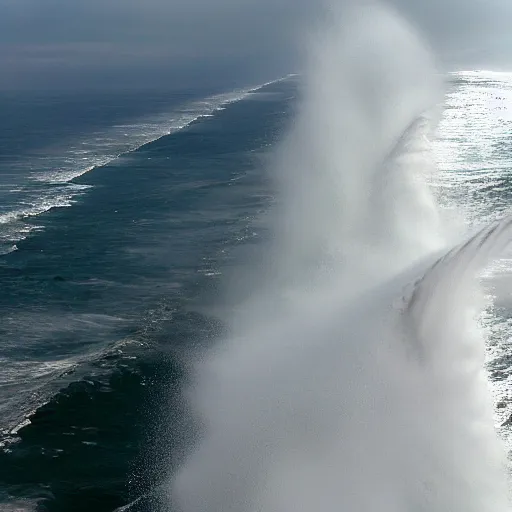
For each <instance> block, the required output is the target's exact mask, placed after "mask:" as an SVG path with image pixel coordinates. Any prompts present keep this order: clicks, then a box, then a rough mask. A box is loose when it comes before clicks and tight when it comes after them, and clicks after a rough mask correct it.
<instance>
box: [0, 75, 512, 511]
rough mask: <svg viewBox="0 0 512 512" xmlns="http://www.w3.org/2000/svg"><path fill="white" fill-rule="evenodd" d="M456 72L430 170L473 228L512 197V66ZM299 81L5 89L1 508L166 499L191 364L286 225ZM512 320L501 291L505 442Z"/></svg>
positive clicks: (1, 132)
mask: <svg viewBox="0 0 512 512" xmlns="http://www.w3.org/2000/svg"><path fill="white" fill-rule="evenodd" d="M447 82H448V83H447V94H446V97H445V100H444V101H445V103H444V109H443V114H442V117H441V120H440V123H439V128H438V131H437V137H436V139H435V140H434V143H433V148H434V153H435V156H436V160H437V163H438V167H439V172H438V173H437V174H435V175H434V176H433V177H432V179H431V182H430V185H431V188H432V190H433V191H434V192H435V194H436V196H437V197H438V199H439V202H440V203H441V205H442V207H443V209H444V210H445V211H446V212H457V215H458V217H459V218H461V219H463V220H462V224H463V225H464V226H466V227H467V229H471V228H473V227H476V226H479V225H481V224H484V223H487V222H488V221H490V220H494V219H497V218H500V217H501V216H503V215H504V213H505V212H506V211H507V210H508V208H509V201H510V194H511V191H512V181H511V179H510V173H511V170H512V160H511V156H510V155H511V154H512V153H511V152H510V145H511V144H512V138H511V135H510V134H511V127H512V114H511V113H510V111H509V109H510V105H511V103H510V99H511V98H512V75H507V74H497V73H491V72H484V71H481V72H470V73H454V74H451V75H449V77H448V80H447ZM299 83H300V80H299V78H298V77H295V76H292V77H287V78H286V79H284V80H279V81H276V82H272V83H268V84H265V85H263V86H261V87H256V88H250V89H249V88H248V89H245V90H236V91H220V92H219V91H213V92H208V91H206V92H205V91H199V92H196V93H194V94H193V95H192V94H187V93H175V94H170V93H156V92H153V93H151V94H149V93H148V94H147V95H142V94H141V93H137V94H136V93H116V94H100V93H97V94H89V95H87V94H85V93H81V95H80V96H78V95H73V94H71V93H68V94H64V95H54V96H49V95H47V94H41V95H40V96H37V97H33V96H32V97H26V95H22V94H21V93H20V94H10V95H3V96H0V112H1V117H0V287H1V288H0V289H1V294H0V362H1V367H0V368H1V369H0V432H1V437H0V509H1V510H5V511H11V510H13V511H14V510H27V511H29V510H36V511H39V512H43V511H44V512H70V511H73V512H82V511H83V512H86V511H87V512H89V511H93V510H94V511H95V512H112V511H114V510H116V509H118V508H120V507H123V506H126V505H128V504H130V503H134V505H132V506H131V508H130V509H129V510H131V511H134V512H136V511H147V512H149V511H151V510H157V509H158V510H160V509H159V508H158V506H157V505H156V504H155V503H156V502H154V501H152V500H153V498H152V493H153V491H154V489H156V488H158V487H159V486H161V485H162V484H164V483H165V482H166V481H167V480H168V479H169V478H170V476H171V475H172V474H173V473H174V472H175V471H176V469H177V468H178V467H179V466H180V465H181V464H182V463H183V461H184V460H185V459H186V457H187V455H188V453H189V451H190V447H191V446H192V445H193V444H194V441H195V439H196V437H197V435H198V427H197V421H195V418H194V417H193V415H192V413H191V412H190V411H189V410H188V408H187V405H186V402H185V401H184V400H183V390H184V389H185V386H186V383H187V382H188V376H189V370H190V368H189V361H190V359H191V357H193V355H194V354H196V353H198V352H200V351H202V350H203V349H205V348H206V347H209V346H211V345H214V344H215V342H216V340H218V339H219V338H221V337H222V336H223V335H224V332H225V329H226V326H225V324H224V322H223V318H225V316H226V311H225V310H223V311H220V310H222V308H228V307H233V305H230V306H228V305H224V302H223V297H224V296H225V293H224V290H225V288H226V287H227V286H228V284H229V283H230V281H232V280H233V279H236V276H237V268H238V267H239V266H240V265H241V264H242V262H244V261H246V259H247V255H248V254H258V253H257V248H258V247H259V246H260V245H261V244H263V243H266V241H268V240H269V239H270V238H271V236H272V234H271V233H269V231H268V229H266V225H265V224H264V223H261V222H259V219H260V218H261V216H262V215H264V214H265V212H266V211H267V210H268V209H269V208H270V207H271V205H272V204H273V202H274V199H275V197H274V190H273V188H272V183H273V181H272V179H271V170H272V164H271V162H272V154H273V151H274V148H275V147H276V145H277V144H278V143H279V141H281V140H282V138H283V136H284V134H285V133H286V131H287V130H288V128H289V127H290V126H291V125H293V123H294V119H295V112H296V108H297V102H298V98H299V97H300V91H299ZM509 269H510V266H509V260H500V262H499V264H496V265H495V266H493V267H492V268H491V269H490V270H489V271H488V273H487V274H486V279H487V280H488V281H489V282H490V283H492V280H493V276H495V275H497V274H500V273H501V274H500V275H503V274H507V273H509V272H510V270H509ZM489 286H490V289H492V284H491V285H489ZM489 293H491V292H489ZM511 321H512V304H511V303H509V299H508V296H507V295H506V294H505V295H503V294H502V295H501V299H500V300H499V301H496V303H495V304H494V305H493V306H492V307H489V308H488V309H487V310H486V315H485V318H484V323H485V325H486V326H487V328H488V330H489V336H488V344H487V365H488V374H489V377H490V380H491V382H492V384H493V386H492V388H493V393H494V395H495V406H496V407H495V415H496V418H495V419H496V425H497V428H498V430H499V432H500V434H501V435H502V437H503V438H504V439H508V429H509V427H508V426H507V425H506V420H507V418H508V417H509V416H510V414H511V413H512V411H511V410H510V407H511V405H510V404H511V402H510V396H511V390H510V385H509V380H510V375H511V368H512V367H511V363H512V359H511V357H512V356H511V352H510V336H509V333H510V328H511V324H510V322H511ZM503 424H505V426H501V427H500V425H503Z"/></svg>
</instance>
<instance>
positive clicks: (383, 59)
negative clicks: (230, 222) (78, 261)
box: [169, 3, 509, 512]
mask: <svg viewBox="0 0 512 512" xmlns="http://www.w3.org/2000/svg"><path fill="white" fill-rule="evenodd" d="M310 42H311V44H310V47H311V51H310V54H309V57H308V66H307V67H306V69H307V73H306V76H305V79H304V85H303V90H302V100H301V106H300V108H299V112H298V115H297V119H296V122H295V123H294V125H293V127H292V129H291V131H290V133H289V135H288V136H287V137H286V139H285V140H284V142H283V143H282V145H281V148H280V149H279V150H278V155H277V157H276V162H277V163H276V166H275V167H276V168H275V175H276V189H277V194H278V203H277V206H276V208H275V211H274V212H273V214H272V223H273V232H274V234H275V237H274V242H273V243H272V244H271V246H270V247H268V248H267V251H268V257H267V259H266V261H267V264H266V266H265V271H264V272H263V273H262V275H261V276H259V277H260V281H261V283H263V284H262V285H261V286H259V287H255V289H254V293H253V295H252V296H251V297H250V299H248V300H247V301H246V302H245V303H244V304H242V305H241V306H240V307H239V308H238V310H237V312H236V314H235V315H234V318H232V321H231V322H230V327H231V329H230V336H229V337H228V338H227V339H225V340H223V341H222V342H221V343H219V344H218V345H217V346H216V347H215V348H214V349H213V350H212V351H210V352H208V353H207V354H205V355H204V357H202V358H201V361H200V362H198V363H197V364H196V365H195V373H194V382H193V385H192V386H191V388H190V389H189V391H188V393H187V397H188V398H189V400H190V406H191V407H192V409H193V411H194V412H195V414H196V415H197V417H198V420H199V422H200V425H201V428H202V436H201V439H200V441H199V443H198V444H197V446H196V447H195V448H194V450H193V451H192V453H191V455H190V457H189V458H188V460H187V461H186V462H185V464H184V465H183V467H182V468H181V469H180V470H179V471H178V473H177V474H176V475H175V477H174V478H173V481H172V483H171V485H170V489H169V490H170V493H169V494H170V503H171V508H172V510H175V511H177V512H256V511H258V512H300V511H304V512H313V511H315V512H316V511H323V510H339V511H342V512H355V511H358V512H365V511H368V512H370V511H374V510H378V511H381V512H411V511H414V512H420V511H425V512H454V511H462V510H464V511H465V512H482V511H486V512H501V511H505V510H508V507H509V504H508V501H507V492H506V481H505V472H504V450H503V447H502V446H501V444H500V443H499V441H498V439H497V436H496V434H495V431H494V428H493V424H492V411H491V399H490V395H489V392H488V385H487V381H486V377H485V374H484V371H483V358H484V340H483V335H482V333H481V332H480V330H479V328H478V323H477V321H476V317H477V312H478V309H479V307H481V305H482V299H481V297H482V295H481V293H480V292H479V290H478V287H477V285H476V284H475V282H474V281H475V275H476V273H477V272H478V271H479V270H480V268H481V266H482V265H483V264H485V258H483V256H490V257H492V256H495V254H494V252H493V251H494V249H496V248H499V246H500V245H502V244H503V242H504V240H507V239H508V238H507V237H508V229H509V226H508V223H507V222H506V221H505V222H503V223H502V224H500V225H499V226H498V227H495V228H494V227H493V228H489V229H488V230H484V231H482V232H481V233H479V234H477V235H476V236H475V237H474V238H472V239H471V241H470V242H469V243H467V244H466V245H463V246H462V247H460V248H458V249H456V250H453V251H452V252H450V253H448V255H447V256H446V257H444V258H441V259H438V258H439V254H440V252H441V251H442V250H443V248H445V247H446V246H447V245H448V244H450V242H451V241H450V240H448V235H447V233H449V231H448V230H444V229H442V223H441V222H440V215H439V211H438V208H437V207H436V204H435V200H434V198H433V197H432V196H431V194H430V192H429V189H428V187H427V185H426V184H425V174H426V173H429V172H432V162H431V157H430V152H429V150H428V136H429V133H430V127H429V113H428V112H429V108H430V107H432V106H433V105H434V104H435V102H436V99H437V94H438V89H437V84H436V81H435V79H434V78H433V77H434V72H433V68H432V63H431V61H430V57H429V54H428V52H427V51H426V50H425V48H424V47H423V46H422V44H421V43H420V41H419V40H418V38H417V37H416V36H415V35H414V33H413V31H412V30H411V29H410V28H409V27H408V26H407V25H406V24H405V23H404V22H403V20H401V19H400V18H399V17H398V16H397V15H396V13H394V12H392V11H390V10H388V9H385V8H383V7H382V6H378V5H376V4H369V3H368V4H365V5H364V6H359V7H358V8H351V9H346V10H344V11H343V12H342V13H341V14H340V13H336V12H333V16H332V17H331V21H330V22H329V24H328V26H326V27H324V30H323V31H322V33H321V34H319V35H318V36H317V37H316V38H314V39H311V40H310ZM436 262H437V263H436ZM248 271H249V270H248Z"/></svg>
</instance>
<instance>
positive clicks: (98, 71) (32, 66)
mask: <svg viewBox="0 0 512 512" xmlns="http://www.w3.org/2000/svg"><path fill="white" fill-rule="evenodd" d="M343 1H344V0H339V2H343ZM353 1H357V0H353ZM323 3H324V2H323V1H322V0H259V1H256V0H238V1H237V0H138V1H136V0H87V1H86V0H73V1H69V0H0V9H1V13H2V15H1V16H0V66H1V68H2V70H3V72H2V73H1V74H0V87H4V88H5V87H29V86H30V87H31V86H33V85H34V83H37V84H38V86H39V87H45V86H47V87H54V86H56V85H60V86H63V87H65V86H70V87H75V86H76V85H77V84H79V83H81V84H82V85H88V84H89V85H91V86H93V85H94V84H96V85H98V86H104V85H105V84H112V85H113V84H116V83H124V84H125V85H128V84H132V85H133V86H141V87H142V86H153V85H154V86H158V85H159V84H161V85H162V86H166V87H167V86H168V85H169V84H170V83H177V81H178V79H177V77H181V80H185V79H186V77H189V79H190V81H194V80H196V81H197V80H215V79H216V77H217V78H218V79H219V80H220V79H221V77H222V76H224V78H225V77H226V76H228V77H232V79H233V80H236V79H238V80H242V81H243V80H246V81H247V80H251V79H254V80H255V79H256V78H257V77H261V78H269V77H271V76H273V75H276V74H280V73H285V72H288V71H291V70H293V69H294V68H295V67H296V65H297V62H298V61H297V48H300V44H298V43H299V42H300V40H301V34H302V33H303V32H304V31H306V30H307V28H308V27H309V26H311V25H312V24H314V23H315V21H316V20H317V19H318V18H320V17H321V15H322V12H323V11H322V8H321V7H322V4H323ZM393 3H394V5H395V6H396V7H397V8H398V9H399V10H400V11H401V12H403V13H404V14H405V15H406V16H407V17H408V18H409V19H410V20H411V21H412V22H413V23H414V24H416V25H417V26H419V28H420V29H421V30H422V31H423V32H424V33H425V35H426V37H427V38H428V39H429V41H430V43H431V45H432V46H433V47H434V48H435V50H436V52H437V53H438V54H439V55H440V56H441V57H442V58H443V59H444V60H445V61H446V62H447V63H448V64H449V65H453V66H471V65H473V64H474V65H477V66H479V67H482V66H483V65H484V64H485V63H489V65H500V67H507V66H508V65H509V64H511V63H512V59H511V58H510V56H511V54H512V51H511V50H512V38H511V37H510V36H508V32H509V30H508V26H507V22H508V20H510V19H512V18H511V15H512V5H511V4H510V2H509V0H466V1H463V0H444V1H442V0H393ZM84 77H86V79H84Z"/></svg>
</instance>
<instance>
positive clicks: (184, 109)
mask: <svg viewBox="0 0 512 512" xmlns="http://www.w3.org/2000/svg"><path fill="white" fill-rule="evenodd" d="M292 76H294V75H286V76H284V77H281V78H278V79H276V80H271V81H268V82H265V83H263V84H260V85H256V86H250V87H246V88H242V89H236V90H234V91H230V92H226V93H221V94H215V95H212V96H208V97H206V98H203V99H198V100H194V101H190V102H188V103H184V104H182V105H181V106H179V107H177V108H175V109H173V110H171V111H170V112H162V113H159V114H156V115H155V114H152V115H150V116H147V117H143V118H139V119H136V120H133V121H132V122H129V123H122V124H116V125H113V126H111V127H109V128H106V129H104V130H102V131H100V132H93V133H89V134H87V135H85V136H82V137H79V138H77V139H76V140H75V141H74V142H73V143H72V144H71V145H69V146H68V147H66V146H64V147H62V148H61V149H58V150H57V151H55V150H53V149H52V150H51V151H47V152H44V151H42V152H41V153H40V156H31V157H30V159H29V161H25V160H23V161H20V162H18V163H17V164H15V165H14V166H13V169H12V174H13V175H18V176H23V175H26V172H25V171H26V169H27V168H29V169H34V170H33V171H31V172H30V173H29V182H28V183H27V184H25V185H21V184H20V185H16V186H15V187H14V188H13V189H12V192H13V193H15V194H18V196H19V198H15V199H14V200H13V202H12V205H9V204H8V203H7V205H4V211H3V212H2V210H0V255H2V254H8V253H10V252H13V251H15V250H16V249H17V246H16V243H17V242H19V241H21V240H23V239H25V238H26V237H27V236H28V234H29V233H30V232H32V231H34V230H37V229H41V228H42V226H34V225H31V224H27V223H26V222H24V220H25V219H27V218H28V217H35V216H39V215H41V214H42V213H45V212H47V211H49V210H51V209H53V208H63V207H69V206H72V205H73V203H74V202H75V201H76V198H77V197H79V196H80V195H82V194H83V193H84V192H85V191H86V190H87V189H88V188H89V186H87V185H79V184H76V183H72V180H73V179H75V178H78V177H79V176H82V175H84V174H86V173H88V172H90V171H92V170H93V169H96V168H98V167H102V166H104V165H107V164H109V163H110V162H112V161H114V160H116V159H118V158H119V157H121V156H123V155H126V154H128V153H131V152H133V151H137V150H138V149H140V148H141V147H142V146H144V145H146V144H149V143H151V142H154V141H156V140H158V139H160V138H162V137H165V136H167V135H171V134H173V133H176V132H178V131H180V130H183V129H184V128H186V127H188V126H190V125H191V124H192V123H194V122H196V121H198V120H200V119H202V118H208V117H212V116H213V115H215V112H218V111H221V110H223V109H224V108H226V106H227V105H229V104H232V103H236V102H238V101H241V100H243V99H244V98H246V97H247V96H248V95H250V94H252V93H254V92H257V91H258V90H260V89H262V88H264V87H266V86H268V85H271V84H273V83H277V82H280V81H283V80H286V79H289V78H290V77H292ZM7 197H11V196H9V195H7Z"/></svg>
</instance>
